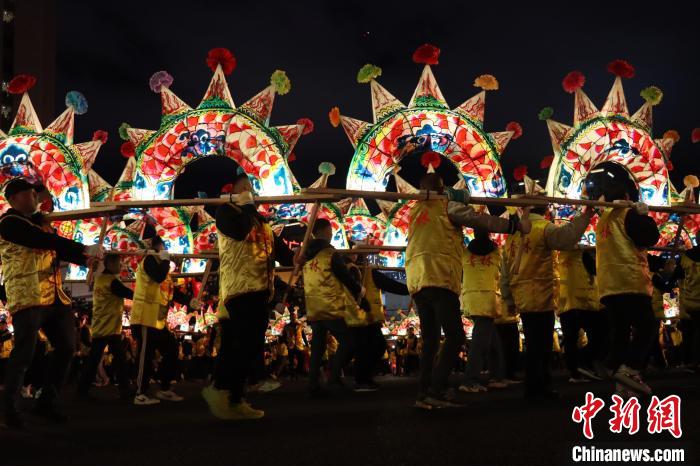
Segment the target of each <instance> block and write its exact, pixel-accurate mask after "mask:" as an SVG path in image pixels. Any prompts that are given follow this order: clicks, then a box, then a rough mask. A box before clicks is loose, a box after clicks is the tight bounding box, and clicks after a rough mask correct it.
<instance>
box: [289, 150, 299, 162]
mask: <svg viewBox="0 0 700 466" xmlns="http://www.w3.org/2000/svg"><path fill="white" fill-rule="evenodd" d="M296 159H297V156H296V155H294V152H291V153H290V154H289V155H288V156H287V162H294V161H295V160H296Z"/></svg>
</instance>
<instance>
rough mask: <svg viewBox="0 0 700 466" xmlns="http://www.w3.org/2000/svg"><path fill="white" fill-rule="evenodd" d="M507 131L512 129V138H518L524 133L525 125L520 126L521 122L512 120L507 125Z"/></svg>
mask: <svg viewBox="0 0 700 466" xmlns="http://www.w3.org/2000/svg"><path fill="white" fill-rule="evenodd" d="M506 131H512V132H513V136H511V139H518V138H519V137H520V136H522V135H523V127H522V126H520V123H518V122H517V121H511V122H510V123H508V124H507V125H506Z"/></svg>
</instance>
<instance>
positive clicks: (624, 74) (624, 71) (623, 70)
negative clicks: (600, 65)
mask: <svg viewBox="0 0 700 466" xmlns="http://www.w3.org/2000/svg"><path fill="white" fill-rule="evenodd" d="M608 71H609V72H610V73H612V74H614V75H615V76H619V77H620V78H626V79H629V78H634V66H632V65H631V64H630V63H629V62H628V61H626V60H613V61H611V62H610V63H608Z"/></svg>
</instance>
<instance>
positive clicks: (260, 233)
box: [218, 219, 275, 319]
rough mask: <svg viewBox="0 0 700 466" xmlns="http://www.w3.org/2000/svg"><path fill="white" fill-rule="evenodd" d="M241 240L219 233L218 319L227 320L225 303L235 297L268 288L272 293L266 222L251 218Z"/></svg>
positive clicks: (271, 243)
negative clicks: (250, 223)
mask: <svg viewBox="0 0 700 466" xmlns="http://www.w3.org/2000/svg"><path fill="white" fill-rule="evenodd" d="M253 222H254V223H253V228H252V229H251V230H250V232H249V233H248V236H246V237H245V239H244V240H243V241H236V240H235V239H233V238H231V237H229V236H226V235H225V234H223V233H221V232H219V260H220V265H219V303H220V306H219V309H218V317H219V319H228V317H229V315H228V311H227V310H226V303H227V302H228V301H229V300H230V299H231V298H235V297H236V296H240V295H242V294H247V293H254V292H256V291H263V290H268V291H269V293H270V299H271V298H272V296H273V293H274V282H275V273H274V268H273V267H274V264H273V263H272V258H273V257H274V245H275V241H274V236H273V233H272V228H271V227H270V225H268V224H267V222H261V221H260V220H258V219H255V220H254V221H253Z"/></svg>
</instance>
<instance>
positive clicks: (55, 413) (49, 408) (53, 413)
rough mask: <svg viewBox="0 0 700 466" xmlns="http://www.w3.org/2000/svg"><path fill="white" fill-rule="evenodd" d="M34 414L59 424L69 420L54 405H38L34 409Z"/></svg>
mask: <svg viewBox="0 0 700 466" xmlns="http://www.w3.org/2000/svg"><path fill="white" fill-rule="evenodd" d="M32 414H33V415H35V416H38V417H43V418H44V419H48V420H49V421H53V422H55V423H58V424H62V423H64V422H67V421H68V419H69V417H68V416H67V415H65V414H63V413H62V412H61V411H60V410H58V409H57V408H56V407H55V406H53V405H44V404H37V405H36V406H35V407H34V409H32Z"/></svg>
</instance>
